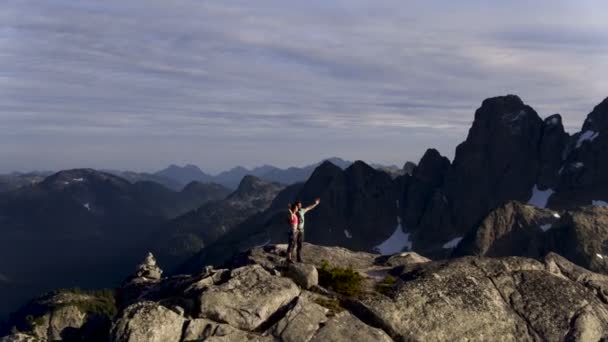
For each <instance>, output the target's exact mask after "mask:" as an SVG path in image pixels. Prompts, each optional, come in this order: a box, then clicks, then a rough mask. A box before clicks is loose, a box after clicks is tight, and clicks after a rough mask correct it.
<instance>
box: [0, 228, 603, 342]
mask: <svg viewBox="0 0 608 342" xmlns="http://www.w3.org/2000/svg"><path fill="white" fill-rule="evenodd" d="M532 219H534V218H532ZM285 249H286V246H285V245H268V246H264V247H261V248H254V249H251V250H249V251H247V252H245V253H242V254H240V255H238V256H237V257H235V258H234V259H232V260H231V261H230V262H229V263H228V264H226V265H225V267H224V268H213V267H205V268H204V269H201V270H200V271H199V272H198V273H196V274H192V275H176V276H170V277H164V278H163V277H161V276H160V275H161V273H162V272H161V271H160V270H159V269H158V266H157V265H156V264H155V262H154V258H153V256H151V255H148V256H147V257H146V259H145V260H144V262H143V263H142V264H141V265H140V266H138V267H137V271H136V272H135V273H134V275H133V276H132V277H129V278H128V279H127V280H125V282H124V283H123V285H122V286H121V287H120V288H118V289H116V291H115V294H116V296H115V301H108V300H105V301H104V300H102V298H103V297H100V296H99V295H98V294H97V295H93V294H84V293H80V294H78V293H63V294H54V295H52V296H50V297H48V296H47V297H43V298H40V299H37V300H34V301H32V302H31V303H30V304H29V306H26V307H24V308H23V309H22V310H21V311H20V312H19V313H18V314H17V315H14V316H13V317H12V323H13V324H14V326H13V328H12V333H11V334H10V335H7V336H5V337H4V338H2V339H0V341H2V342H8V341H58V340H62V341H73V340H78V341H82V340H85V341H89V340H90V341H95V340H110V341H134V342H135V341H137V342H139V341H159V342H161V341H162V342H171V341H175V342H180V341H235V342H236V341H239V342H240V341H348V342H354V341H370V342H376V341H447V340H450V341H600V340H605V339H607V338H608V276H605V275H602V274H598V273H593V272H591V271H588V270H586V269H584V268H581V267H579V266H576V265H574V264H573V263H571V262H569V261H567V260H566V259H565V258H563V257H561V256H559V255H557V254H554V253H549V254H547V255H545V256H544V257H543V258H541V259H531V258H524V257H501V258H488V257H481V256H469V257H462V258H455V259H452V260H442V261H431V260H429V259H427V258H424V257H422V256H420V255H417V254H416V253H413V252H407V253H400V254H394V255H388V256H379V255H377V254H370V253H365V252H354V251H350V250H348V249H344V248H340V247H321V246H317V245H311V244H305V246H304V263H298V264H293V265H285V263H284V259H285V253H286V251H285ZM95 303H97V304H96V305H94V304H95ZM100 303H111V304H115V307H114V309H113V310H105V311H104V310H100V308H101V307H102V306H100ZM100 313H104V314H103V315H102V314H100Z"/></svg>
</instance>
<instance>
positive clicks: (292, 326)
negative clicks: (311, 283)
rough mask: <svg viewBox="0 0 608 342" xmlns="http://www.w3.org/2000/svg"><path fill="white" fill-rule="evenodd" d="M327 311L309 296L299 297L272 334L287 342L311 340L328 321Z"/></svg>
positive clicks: (273, 329)
mask: <svg viewBox="0 0 608 342" xmlns="http://www.w3.org/2000/svg"><path fill="white" fill-rule="evenodd" d="M327 312H328V310H327V309H326V308H324V307H322V306H320V305H318V304H316V303H314V302H312V301H311V300H309V299H308V298H306V297H299V298H298V300H297V303H296V304H295V306H294V307H293V308H292V309H291V310H289V312H287V314H286V315H285V317H283V318H282V319H281V320H280V321H279V322H278V323H277V324H276V325H275V326H274V327H273V328H272V334H273V335H274V336H276V337H277V338H279V339H280V340H282V341H285V342H297V341H309V340H310V339H311V338H312V337H313V336H314V335H315V333H316V332H317V331H318V330H319V328H320V326H321V325H323V324H325V323H326V322H327V320H328V318H327ZM326 341H331V340H326Z"/></svg>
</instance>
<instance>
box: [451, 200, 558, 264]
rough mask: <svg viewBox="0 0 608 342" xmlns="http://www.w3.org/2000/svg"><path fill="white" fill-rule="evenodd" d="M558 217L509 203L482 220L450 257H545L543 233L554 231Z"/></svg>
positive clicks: (512, 202) (537, 209)
mask: <svg viewBox="0 0 608 342" xmlns="http://www.w3.org/2000/svg"><path fill="white" fill-rule="evenodd" d="M559 219H560V215H559V214H558V213H556V212H554V211H551V210H548V209H541V208H537V207H534V206H531V205H525V204H522V203H519V202H516V201H509V202H507V203H505V204H504V205H502V206H500V207H498V208H496V209H495V210H493V211H492V212H490V214H488V216H486V217H485V218H484V219H483V221H482V222H481V224H480V225H479V226H478V227H477V228H476V229H474V230H472V231H471V232H470V233H469V234H468V235H467V236H466V237H465V238H464V239H463V240H462V242H460V244H459V245H458V246H456V249H455V251H454V255H478V256H491V257H496V256H526V257H530V258H540V257H542V256H544V255H545V254H546V250H547V247H546V242H545V240H546V236H547V234H546V232H547V231H549V230H551V229H556V228H554V226H557V225H558V222H559Z"/></svg>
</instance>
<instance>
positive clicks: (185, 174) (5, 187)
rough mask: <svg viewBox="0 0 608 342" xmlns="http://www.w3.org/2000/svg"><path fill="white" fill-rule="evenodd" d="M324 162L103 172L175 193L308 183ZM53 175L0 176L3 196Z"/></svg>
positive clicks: (339, 162)
mask: <svg viewBox="0 0 608 342" xmlns="http://www.w3.org/2000/svg"><path fill="white" fill-rule="evenodd" d="M326 160H327V161H330V162H331V163H333V164H334V165H336V166H338V167H340V168H342V169H345V168H347V167H348V166H350V165H351V164H352V162H350V161H346V160H343V159H340V158H337V157H333V158H328V159H326ZM322 162H323V161H321V162H318V163H315V164H311V165H307V166H304V167H289V168H286V169H281V168H278V167H275V166H272V165H263V166H259V167H255V168H253V169H247V168H244V167H242V166H237V167H234V168H232V169H230V170H227V171H223V172H220V173H219V174H217V175H210V174H208V173H205V172H204V171H202V170H201V169H200V168H199V167H198V166H196V165H193V164H186V165H184V166H178V165H169V166H168V167H167V168H165V169H163V170H160V171H157V172H154V173H148V172H135V171H121V170H112V169H102V170H100V171H102V172H106V173H110V174H113V175H115V176H118V177H120V178H124V179H126V180H128V181H129V182H131V183H136V182H141V181H150V182H155V183H159V184H161V185H163V186H164V187H166V188H168V189H171V190H175V191H180V190H182V189H183V188H184V187H185V186H186V185H187V184H189V183H190V182H200V183H215V184H220V185H222V186H224V187H227V188H229V189H232V190H234V189H236V188H237V186H238V185H239V184H240V182H241V180H242V179H243V177H245V176H247V175H250V176H255V177H257V178H260V179H263V180H266V181H269V182H277V183H281V184H285V185H289V184H293V183H297V182H304V181H306V180H307V179H308V177H310V175H311V174H312V172H313V171H314V169H315V168H316V167H317V166H319V165H321V163H322ZM371 165H372V166H373V167H374V168H377V169H379V170H382V171H385V172H387V173H389V174H390V175H391V176H393V177H397V176H400V175H402V174H405V173H411V172H412V170H413V167H415V166H416V164H414V163H412V162H409V161H408V162H407V163H406V164H405V165H404V167H402V168H400V167H398V166H395V165H382V164H371ZM53 173H54V172H52V171H44V172H40V171H34V172H29V173H20V172H13V173H10V174H4V175H0V192H4V191H10V190H14V189H17V188H19V187H21V186H24V185H29V184H33V183H37V182H40V181H42V180H44V178H45V177H47V176H50V175H52V174H53Z"/></svg>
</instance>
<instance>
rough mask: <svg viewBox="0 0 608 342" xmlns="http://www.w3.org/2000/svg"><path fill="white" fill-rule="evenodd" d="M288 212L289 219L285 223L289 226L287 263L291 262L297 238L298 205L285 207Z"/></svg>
mask: <svg viewBox="0 0 608 342" xmlns="http://www.w3.org/2000/svg"><path fill="white" fill-rule="evenodd" d="M287 209H288V210H289V217H288V218H287V223H288V224H289V242H288V243H287V262H289V263H292V262H293V249H294V247H295V245H296V238H297V237H298V215H297V211H298V204H297V203H293V204H289V205H287Z"/></svg>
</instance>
